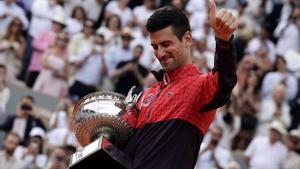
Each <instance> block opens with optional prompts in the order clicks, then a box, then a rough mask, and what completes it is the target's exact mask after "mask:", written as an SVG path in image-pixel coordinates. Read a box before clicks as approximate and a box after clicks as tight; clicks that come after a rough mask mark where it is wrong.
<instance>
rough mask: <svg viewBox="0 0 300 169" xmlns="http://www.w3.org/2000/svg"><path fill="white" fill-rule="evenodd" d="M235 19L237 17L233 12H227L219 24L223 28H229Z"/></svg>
mask: <svg viewBox="0 0 300 169" xmlns="http://www.w3.org/2000/svg"><path fill="white" fill-rule="evenodd" d="M234 21H235V18H234V17H233V16H232V14H231V13H226V14H225V15H224V16H223V17H222V18H221V22H220V25H218V26H219V27H220V28H221V29H228V28H229V26H230V25H231V24H232V23H233V22H234Z"/></svg>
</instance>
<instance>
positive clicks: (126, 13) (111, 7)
mask: <svg viewBox="0 0 300 169" xmlns="http://www.w3.org/2000/svg"><path fill="white" fill-rule="evenodd" d="M118 3H119V2H118V1H111V2H109V4H108V5H107V6H106V11H108V12H110V13H112V14H115V15H118V16H119V17H120V19H121V22H122V26H123V27H124V26H126V25H128V23H129V22H131V20H132V17H133V14H132V11H131V9H130V8H128V7H127V8H126V9H125V10H122V9H120V7H119V4H118Z"/></svg>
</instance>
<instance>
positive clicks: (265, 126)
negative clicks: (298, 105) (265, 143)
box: [256, 99, 291, 136]
mask: <svg viewBox="0 0 300 169" xmlns="http://www.w3.org/2000/svg"><path fill="white" fill-rule="evenodd" d="M275 110H276V103H275V102H274V100H273V99H263V100H262V103H261V109H260V112H259V113H258V114H257V119H258V126H257V129H256V135H258V136H267V135H268V134H269V128H270V123H271V122H272V121H273V120H279V121H281V122H282V123H283V124H284V125H285V126H286V127H289V126H290V124H291V116H290V106H289V105H288V103H285V102H283V103H282V104H281V115H280V116H278V117H275V116H274V113H275Z"/></svg>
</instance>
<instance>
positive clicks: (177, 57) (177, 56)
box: [150, 26, 192, 71]
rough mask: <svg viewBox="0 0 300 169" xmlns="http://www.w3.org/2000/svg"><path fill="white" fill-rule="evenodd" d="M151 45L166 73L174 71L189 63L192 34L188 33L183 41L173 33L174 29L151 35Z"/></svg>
mask: <svg viewBox="0 0 300 169" xmlns="http://www.w3.org/2000/svg"><path fill="white" fill-rule="evenodd" d="M150 39H151V45H152V47H153V49H154V54H155V56H156V58H157V59H158V60H159V62H160V64H161V65H162V67H163V69H164V71H172V70H175V69H177V68H178V67H180V66H182V65H184V64H187V63H188V62H189V59H190V58H189V57H190V56H189V53H188V52H187V51H189V50H190V47H191V42H192V39H191V34H190V32H186V33H185V35H184V36H183V38H182V40H179V39H178V38H177V36H176V35H175V34H174V33H173V30H172V27H171V26H168V27H166V28H164V29H161V30H158V31H156V32H152V33H150Z"/></svg>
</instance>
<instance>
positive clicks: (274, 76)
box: [262, 57, 298, 101]
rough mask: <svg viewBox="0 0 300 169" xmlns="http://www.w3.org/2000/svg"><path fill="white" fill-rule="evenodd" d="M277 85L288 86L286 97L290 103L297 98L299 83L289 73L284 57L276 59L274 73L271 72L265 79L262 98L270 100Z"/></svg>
mask: <svg viewBox="0 0 300 169" xmlns="http://www.w3.org/2000/svg"><path fill="white" fill-rule="evenodd" d="M277 84H283V85H285V86H286V96H287V99H288V100H289V101H290V100H292V99H293V98H295V96H296V94H297V90H298V82H297V79H296V77H295V76H294V75H293V74H290V73H289V72H288V70H287V67H286V60H285V59H284V58H283V57H278V58H277V59H276V62H275V70H274V72H269V73H267V74H266V76H265V77H264V79H263V84H262V98H263V99H270V98H271V97H272V90H273V89H274V87H275V86H276V85H277Z"/></svg>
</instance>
